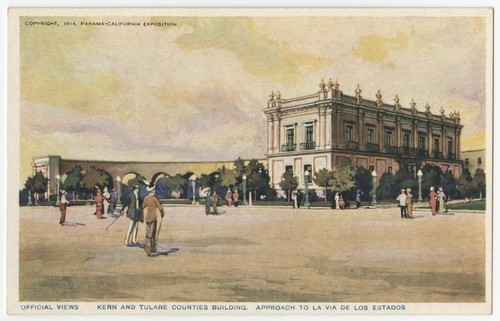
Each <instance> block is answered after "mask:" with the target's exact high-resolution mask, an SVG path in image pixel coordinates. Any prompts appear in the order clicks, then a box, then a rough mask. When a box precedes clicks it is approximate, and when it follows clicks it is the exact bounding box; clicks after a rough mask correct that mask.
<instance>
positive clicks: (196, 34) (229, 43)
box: [177, 17, 333, 84]
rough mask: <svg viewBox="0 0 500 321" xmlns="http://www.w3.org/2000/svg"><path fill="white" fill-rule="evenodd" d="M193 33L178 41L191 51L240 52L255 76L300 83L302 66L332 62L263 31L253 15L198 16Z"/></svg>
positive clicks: (239, 57) (242, 61)
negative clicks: (300, 49)
mask: <svg viewBox="0 0 500 321" xmlns="http://www.w3.org/2000/svg"><path fill="white" fill-rule="evenodd" d="M191 27H192V32H191V33H188V34H185V35H182V36H180V37H179V38H178V39H177V42H178V43H179V44H180V45H181V46H182V47H183V48H185V49H187V50H201V49H205V48H218V49H222V50H226V51H228V52H230V53H232V54H234V55H236V56H237V57H238V59H239V61H240V62H241V64H242V67H243V69H244V70H245V71H246V72H248V73H250V74H253V75H256V76H263V77H267V78H269V79H272V80H273V81H279V82H284V83H288V84H293V83H297V81H298V80H299V79H300V78H299V75H300V69H301V68H304V67H307V68H311V69H318V68H322V67H324V66H326V65H328V64H332V63H333V60H332V59H328V58H326V57H320V56H315V55H309V54H304V53H300V52H296V51H295V50H294V49H293V47H292V46H291V45H290V44H289V43H288V42H284V41H276V40H274V39H272V38H270V37H269V36H268V35H266V34H264V33H261V32H259V30H258V29H257V28H256V25H255V22H254V21H253V19H252V18H241V17H240V18H231V17H226V18H208V17H204V18H197V19H194V20H193V21H192V22H191Z"/></svg>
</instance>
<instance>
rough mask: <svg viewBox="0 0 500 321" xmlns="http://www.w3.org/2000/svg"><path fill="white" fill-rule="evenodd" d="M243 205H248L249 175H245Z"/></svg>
mask: <svg viewBox="0 0 500 321" xmlns="http://www.w3.org/2000/svg"><path fill="white" fill-rule="evenodd" d="M242 178H243V205H248V203H247V176H246V175H243V177H242Z"/></svg>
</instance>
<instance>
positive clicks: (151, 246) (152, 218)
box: [142, 186, 165, 256]
mask: <svg viewBox="0 0 500 321" xmlns="http://www.w3.org/2000/svg"><path fill="white" fill-rule="evenodd" d="M146 190H147V191H148V192H149V194H148V196H146V197H145V198H144V201H143V202H142V208H143V209H145V210H146V213H145V219H146V244H145V246H144V250H145V251H146V253H147V254H148V256H157V255H158V254H157V253H156V242H157V239H156V229H157V225H158V220H157V216H158V211H159V212H160V214H161V218H163V216H165V212H164V211H163V207H162V206H161V204H160V201H159V200H158V199H157V198H156V196H155V188H154V186H150V187H147V188H146Z"/></svg>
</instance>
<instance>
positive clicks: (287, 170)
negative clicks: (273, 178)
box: [285, 165, 293, 175]
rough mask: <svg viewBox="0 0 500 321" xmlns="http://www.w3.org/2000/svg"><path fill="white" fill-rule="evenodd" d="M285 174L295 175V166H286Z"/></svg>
mask: <svg viewBox="0 0 500 321" xmlns="http://www.w3.org/2000/svg"><path fill="white" fill-rule="evenodd" d="M285 172H287V173H290V174H292V175H293V166H292V165H287V166H285Z"/></svg>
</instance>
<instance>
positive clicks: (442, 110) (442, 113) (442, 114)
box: [439, 106, 444, 116]
mask: <svg viewBox="0 0 500 321" xmlns="http://www.w3.org/2000/svg"><path fill="white" fill-rule="evenodd" d="M439 112H440V113H441V116H444V109H443V106H441V109H440V110H439Z"/></svg>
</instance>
